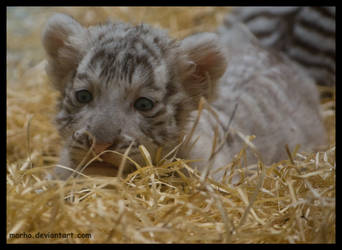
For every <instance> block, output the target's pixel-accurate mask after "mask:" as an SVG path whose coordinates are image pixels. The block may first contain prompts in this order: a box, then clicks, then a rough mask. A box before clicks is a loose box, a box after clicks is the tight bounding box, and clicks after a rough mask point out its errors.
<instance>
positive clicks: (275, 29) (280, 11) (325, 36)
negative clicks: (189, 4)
mask: <svg viewBox="0 0 342 250" xmlns="http://www.w3.org/2000/svg"><path fill="white" fill-rule="evenodd" d="M335 12H336V8H335V7H322V6H318V7H317V6H316V7H311V6H307V7H236V8H234V9H233V11H232V13H229V14H228V15H233V16H234V17H236V18H237V20H238V21H240V22H243V23H245V24H246V25H247V26H248V28H249V29H250V30H251V32H252V33H253V34H254V35H256V36H257V37H258V38H259V39H260V43H261V44H262V45H263V46H266V47H272V48H275V49H277V50H280V51H283V52H284V53H286V54H287V55H288V56H289V57H290V58H292V59H293V60H295V61H296V62H298V63H299V64H300V65H302V66H304V68H305V69H306V70H307V71H308V72H309V74H310V75H311V76H312V77H313V78H314V79H315V80H316V82H317V83H318V84H321V85H334V84H335V80H336V76H335V74H336V66H335V64H336V62H335V60H336V55H335V51H336V41H335V33H336V22H335Z"/></svg>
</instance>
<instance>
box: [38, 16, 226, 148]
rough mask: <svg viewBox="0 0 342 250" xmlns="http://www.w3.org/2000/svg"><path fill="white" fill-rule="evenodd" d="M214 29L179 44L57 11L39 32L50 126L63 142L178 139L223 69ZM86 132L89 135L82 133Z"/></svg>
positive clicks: (151, 32)
mask: <svg viewBox="0 0 342 250" xmlns="http://www.w3.org/2000/svg"><path fill="white" fill-rule="evenodd" d="M217 40H218V38H217V36H216V35H215V34H211V33H202V34H197V35H193V36H190V37H187V38H185V39H184V40H182V41H176V40H173V39H170V38H169V37H168V35H167V33H166V32H165V31H163V30H159V29H154V28H152V27H150V26H148V25H144V24H143V25H138V26H132V25H129V24H126V23H110V22H109V23H106V24H102V25H97V26H91V27H83V26H82V25H81V24H80V23H78V22H77V21H76V20H74V19H73V18H71V17H70V16H67V15H64V14H56V15H54V16H52V17H51V18H50V19H49V20H48V23H47V25H46V27H45V29H44V31H43V35H42V41H43V45H44V48H45V51H46V53H47V58H48V65H47V73H48V75H49V77H50V79H51V81H52V83H53V85H54V87H55V88H56V89H57V90H59V91H60V93H61V95H60V96H61V97H60V100H59V105H58V109H59V113H58V115H57V117H56V123H57V126H58V129H59V131H60V134H61V135H62V137H64V139H65V140H66V141H69V142H70V143H74V144H75V145H77V144H83V145H84V144H87V145H88V146H89V135H91V136H90V137H91V139H95V142H96V146H97V147H95V148H99V149H104V148H108V147H110V149H113V150H117V151H124V150H125V149H126V148H127V147H128V146H129V145H130V144H131V142H132V141H134V143H133V148H132V152H133V153H134V152H135V151H136V150H137V146H138V145H139V144H143V145H145V146H146V147H147V148H148V149H150V150H151V151H152V152H153V151H154V150H155V149H156V148H157V147H159V146H167V145H169V146H174V145H175V144H177V143H178V142H179V139H180V136H181V134H182V132H183V128H184V125H185V124H186V122H188V121H187V119H186V117H187V114H188V113H189V112H190V111H192V110H194V109H196V108H197V103H198V100H199V98H200V97H201V96H204V97H206V98H209V97H210V94H211V92H212V91H213V90H214V89H215V84H216V82H217V80H218V79H219V78H220V76H221V75H222V74H223V73H224V71H225V69H226V61H225V56H224V55H223V53H222V49H221V48H220V46H219V45H218V41H217ZM84 134H87V135H88V136H84Z"/></svg>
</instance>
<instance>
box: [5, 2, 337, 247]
mask: <svg viewBox="0 0 342 250" xmlns="http://www.w3.org/2000/svg"><path fill="white" fill-rule="evenodd" d="M52 10H53V11H56V10H57V11H59V10H60V9H59V8H54V9H52ZM49 11H50V12H51V10H49ZM62 11H63V12H67V13H69V14H72V15H73V16H75V17H76V18H79V19H80V20H82V22H83V23H88V24H90V23H95V22H96V21H101V20H104V19H105V18H106V17H107V16H111V17H118V18H119V19H122V20H125V21H131V22H133V23H138V22H140V21H141V20H144V21H145V22H148V23H152V24H154V25H160V26H162V27H165V28H169V29H170V33H171V35H173V36H175V37H183V36H185V35H187V34H190V33H192V32H194V31H201V30H202V31H203V30H214V29H215V28H216V27H217V24H218V23H219V22H220V20H222V16H223V14H224V13H226V11H227V9H221V8H213V7H210V8H191V9H189V8H153V9H149V8H114V9H109V8H73V9H71V8H68V9H63V10H62ZM98 17H101V18H103V19H101V20H99V19H98ZM95 19H96V20H95ZM37 34H38V33H37V32H33V34H32V36H34V37H30V39H31V40H30V41H38V42H39V38H37V37H36V36H37ZM8 39H9V40H10V38H8ZM22 42H23V41H22ZM17 43H19V41H17ZM11 46H13V47H12V49H15V46H20V44H12V45H11ZM43 64H44V62H41V63H39V64H38V65H36V66H33V67H32V66H31V67H30V66H25V67H21V66H20V64H19V65H18V64H17V65H16V66H17V67H16V68H15V69H11V67H12V66H13V65H8V69H7V70H8V71H11V70H15V71H16V74H18V75H19V76H18V77H17V78H15V79H16V80H15V81H14V80H13V82H10V81H11V79H9V80H8V85H7V241H8V243H50V242H51V243H57V242H65V243H67V242H78V243H87V242H89V243H140V242H142V243H154V242H156V243H159V242H163V243H334V242H336V238H335V168H336V163H335V146H334V145H335V97H334V95H333V98H331V97H329V98H326V99H324V100H322V108H323V110H324V116H325V121H326V126H327V130H328V131H329V135H330V145H329V146H328V147H327V148H326V149H325V150H324V151H322V152H315V153H305V152H290V154H291V156H289V160H284V161H281V162H278V163H274V164H273V165H271V166H264V165H263V164H262V163H261V162H260V163H259V165H258V169H257V171H256V172H255V174H254V175H250V176H249V175H247V174H245V168H244V167H243V166H242V165H243V164H242V162H243V161H242V158H243V155H244V151H243V150H242V151H241V154H240V155H238V156H237V157H236V159H235V160H234V161H233V162H232V163H231V164H230V165H229V167H231V168H232V169H233V172H239V173H242V176H243V179H242V181H240V182H239V183H238V184H237V185H232V184H231V183H230V180H231V176H227V177H226V179H225V181H223V182H215V181H212V180H210V179H209V180H206V181H201V178H200V176H199V175H198V173H196V172H194V171H193V170H192V169H191V168H190V167H188V165H187V161H186V160H185V159H175V160H174V161H172V162H171V161H165V162H163V163H162V164H159V165H158V164H154V165H153V164H152V163H151V161H150V160H149V155H148V152H145V158H146V164H145V165H142V166H139V167H138V168H137V170H136V171H135V172H133V173H131V174H130V175H129V176H128V177H126V178H125V179H122V178H117V177H93V178H90V177H87V178H80V179H75V180H72V181H67V182H62V181H56V180H54V181H52V180H45V179H44V178H43V176H44V174H45V173H46V171H49V170H50V169H51V168H52V167H53V166H54V164H55V163H56V162H57V160H58V152H59V148H60V138H59V137H58V134H57V132H56V130H55V129H54V127H53V126H52V124H51V119H52V117H53V116H54V112H55V111H54V105H55V100H56V97H57V93H56V92H55V91H53V90H52V89H51V88H50V87H49V85H48V84H47V83H48V80H47V77H46V75H45V73H44V70H43V66H44V65H43ZM13 79H14V78H13ZM323 91H324V92H327V91H328V92H332V93H335V91H334V90H331V89H326V88H324V89H322V92H323ZM142 152H144V151H142ZM154 162H155V161H154ZM184 172H186V173H188V175H185V174H184ZM37 233H42V234H45V237H44V235H42V236H41V237H39V238H37V237H35V235H36V234H37ZM59 233H61V234H65V235H64V236H65V237H63V238H61V237H58V236H60V235H54V234H59ZM70 233H73V237H71V234H70ZM78 233H82V234H87V233H90V234H91V236H92V237H91V238H90V239H89V238H77V234H78ZM11 234H14V235H15V236H21V237H17V238H15V237H14V238H13V237H10V235H11ZM20 234H21V235H20ZM30 235H31V236H32V237H31V238H28V237H29V236H30ZM83 236H85V235H83Z"/></svg>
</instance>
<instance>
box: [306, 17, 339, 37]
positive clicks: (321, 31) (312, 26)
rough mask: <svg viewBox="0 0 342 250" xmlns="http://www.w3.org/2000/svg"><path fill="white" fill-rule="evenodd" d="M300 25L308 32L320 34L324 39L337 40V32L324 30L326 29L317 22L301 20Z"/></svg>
mask: <svg viewBox="0 0 342 250" xmlns="http://www.w3.org/2000/svg"><path fill="white" fill-rule="evenodd" d="M299 23H300V25H301V26H302V27H304V28H305V29H307V30H310V31H312V32H316V33H319V34H321V35H322V36H324V37H329V38H335V32H332V31H329V30H326V29H324V27H322V26H321V25H319V24H317V23H316V22H312V21H309V20H306V19H299Z"/></svg>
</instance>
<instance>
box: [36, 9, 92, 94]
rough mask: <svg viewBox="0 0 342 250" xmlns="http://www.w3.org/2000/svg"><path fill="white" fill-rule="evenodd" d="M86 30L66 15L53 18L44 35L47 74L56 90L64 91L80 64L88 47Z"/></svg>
mask: <svg viewBox="0 0 342 250" xmlns="http://www.w3.org/2000/svg"><path fill="white" fill-rule="evenodd" d="M85 36H86V28H84V27H82V26H81V24H79V23H78V22H77V21H76V20H74V19H73V18H72V17H70V16H68V15H65V14H55V15H54V16H52V17H51V18H50V19H49V20H48V22H47V24H46V26H45V28H44V30H43V33H42V43H43V46H44V49H45V51H46V53H47V56H48V64H47V68H46V70H47V73H48V75H49V76H50V78H51V80H52V83H53V84H54V86H55V88H56V89H58V90H60V91H63V90H64V88H65V84H66V81H67V78H68V77H69V76H70V74H72V73H73V72H74V71H75V70H76V67H77V65H78V63H79V62H80V60H81V58H82V55H83V53H84V51H85V47H86V39H85Z"/></svg>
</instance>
